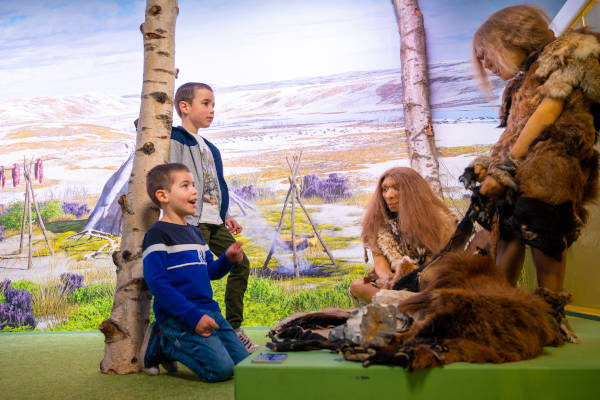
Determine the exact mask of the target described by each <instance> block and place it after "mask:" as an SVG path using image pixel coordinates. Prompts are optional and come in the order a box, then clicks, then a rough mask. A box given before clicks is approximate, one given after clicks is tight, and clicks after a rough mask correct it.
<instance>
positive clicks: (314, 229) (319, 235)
mask: <svg viewBox="0 0 600 400" xmlns="http://www.w3.org/2000/svg"><path fill="white" fill-rule="evenodd" d="M288 179H289V178H288ZM290 184H291V185H292V186H293V187H294V188H295V186H296V184H295V182H292V180H291V179H290ZM292 190H293V191H294V193H297V192H298V191H297V190H294V189H292ZM296 200H297V201H298V205H299V206H300V207H301V208H302V211H304V214H306V218H307V219H308V222H309V223H310V225H311V226H312V228H313V231H315V235H317V239H319V242H321V246H323V250H325V253H327V255H328V256H329V259H330V260H331V262H332V263H333V265H334V266H337V264H336V263H335V259H334V258H333V255H332V254H331V253H330V252H329V249H328V248H327V245H326V244H325V242H324V241H323V238H321V234H320V233H319V230H318V229H317V226H316V225H315V223H314V222H313V220H312V218H311V217H310V214H309V213H308V211H307V210H306V208H305V207H304V204H302V201H301V200H300V196H297V197H296Z"/></svg>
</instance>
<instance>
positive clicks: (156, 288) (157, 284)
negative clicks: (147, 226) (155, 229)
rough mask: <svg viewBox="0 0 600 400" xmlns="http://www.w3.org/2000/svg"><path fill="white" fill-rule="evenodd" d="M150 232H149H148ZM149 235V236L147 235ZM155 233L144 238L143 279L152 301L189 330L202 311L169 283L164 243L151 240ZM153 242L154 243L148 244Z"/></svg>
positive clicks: (195, 323) (201, 314) (192, 327)
mask: <svg viewBox="0 0 600 400" xmlns="http://www.w3.org/2000/svg"><path fill="white" fill-rule="evenodd" d="M149 233H150V232H149ZM148 236H150V238H149V237H148ZM152 236H154V238H156V236H158V235H157V234H156V233H154V234H152V233H150V235H148V234H146V237H145V238H144V253H143V264H144V279H145V280H146V284H147V285H148V288H149V289H150V293H152V295H153V296H154V299H155V300H154V301H156V302H158V303H159V304H160V305H161V307H163V308H165V309H166V310H167V311H168V312H169V313H170V314H172V315H174V316H176V317H178V318H179V319H180V320H181V321H183V322H184V323H185V324H186V325H187V326H188V327H189V328H190V329H191V330H194V329H195V328H196V325H197V324H198V321H200V319H201V318H202V316H203V315H204V313H203V312H202V311H200V310H199V309H198V308H197V307H196V306H195V305H194V303H192V302H191V301H189V300H188V299H187V298H186V297H185V296H183V295H182V294H181V293H180V292H179V291H178V290H177V289H175V288H174V287H173V285H171V283H170V282H169V278H168V276H167V267H166V265H167V251H166V246H165V244H164V243H162V242H159V243H157V241H156V240H151V238H152ZM151 242H154V244H150V243H151Z"/></svg>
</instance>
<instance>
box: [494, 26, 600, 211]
mask: <svg viewBox="0 0 600 400" xmlns="http://www.w3.org/2000/svg"><path fill="white" fill-rule="evenodd" d="M599 53H600V43H599V42H598V40H597V39H596V37H595V36H594V35H591V34H584V33H581V32H570V33H567V34H565V35H563V36H561V37H560V38H558V39H556V40H555V41H554V42H552V43H550V44H549V45H547V46H546V48H545V49H544V50H543V51H542V52H541V54H540V56H539V58H538V59H537V60H536V61H535V62H534V63H533V64H531V66H529V68H528V69H527V71H525V72H524V73H523V74H521V75H518V76H517V77H515V78H514V79H513V80H512V81H510V82H509V83H508V84H507V86H506V89H505V93H504V96H503V105H502V107H501V120H502V121H506V130H505V131H504V132H503V134H502V135H501V136H500V138H499V140H498V142H497V143H496V144H495V145H494V147H493V148H492V152H491V155H492V157H493V158H494V159H495V160H496V161H500V160H502V159H503V158H504V157H506V156H507V155H508V154H509V152H510V149H511V148H512V146H513V145H514V144H515V142H516V140H517V138H518V137H519V134H520V133H521V131H522V129H523V128H524V127H525V124H526V123H527V121H528V120H529V117H531V115H532V114H533V112H534V111H535V110H536V109H537V107H538V105H539V104H540V102H541V101H542V99H543V98H544V97H545V96H549V97H553V98H557V99H564V100H565V104H564V109H563V111H562V113H561V115H560V116H559V118H558V119H557V120H556V122H555V123H554V124H553V125H552V126H550V127H549V128H547V129H546V130H545V131H544V132H542V133H541V135H540V136H539V137H538V138H537V139H536V141H534V143H533V144H532V145H531V147H530V149H529V152H528V154H527V156H526V158H525V159H524V160H523V162H522V163H521V165H520V167H519V168H518V171H517V174H516V181H517V183H518V185H519V190H520V193H521V196H523V197H527V198H533V199H538V200H541V201H543V202H545V203H548V204H552V205H558V204H561V203H565V202H567V201H571V202H572V204H573V211H574V212H575V215H576V217H577V218H578V219H579V220H580V221H582V222H583V223H585V222H586V220H587V215H588V214H587V211H586V210H585V208H584V205H585V204H586V203H587V202H589V201H591V200H593V199H595V198H596V197H597V191H598V152H597V151H595V150H594V141H595V129H594V120H593V117H592V113H591V105H592V104H593V103H597V102H600V64H599V63H598V55H599Z"/></svg>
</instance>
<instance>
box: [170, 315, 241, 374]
mask: <svg viewBox="0 0 600 400" xmlns="http://www.w3.org/2000/svg"><path fill="white" fill-rule="evenodd" d="M202 311H203V312H204V313H206V314H207V315H208V316H210V317H211V318H213V319H214V320H215V322H216V323H217V324H218V325H219V329H213V331H212V335H210V336H209V337H206V338H205V337H202V336H200V335H198V334H197V333H196V332H194V331H192V330H190V329H189V328H188V327H187V326H185V325H184V324H182V323H181V322H180V321H179V320H178V319H177V318H174V317H171V318H169V319H167V320H166V321H164V322H162V323H161V324H160V330H161V331H162V335H161V336H160V347H161V350H162V353H163V354H164V355H165V356H166V357H167V358H169V359H171V360H175V361H179V362H181V363H182V364H184V365H185V366H186V367H188V368H189V369H191V370H192V371H194V372H195V373H196V374H197V375H198V376H200V377H201V378H202V379H204V380H205V381H207V382H217V381H223V380H226V379H228V378H230V377H231V376H233V367H234V366H235V365H236V364H237V363H239V362H240V361H242V360H243V359H244V358H246V357H248V352H247V351H246V348H245V347H244V345H243V344H242V342H241V341H240V338H239V337H238V335H237V334H236V333H235V331H234V330H233V328H232V327H231V325H230V324H229V322H227V320H225V318H223V315H222V314H221V313H220V312H219V311H209V310H202Z"/></svg>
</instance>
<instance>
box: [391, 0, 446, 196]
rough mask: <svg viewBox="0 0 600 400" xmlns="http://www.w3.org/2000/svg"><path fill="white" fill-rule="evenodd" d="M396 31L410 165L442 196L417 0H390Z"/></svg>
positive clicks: (422, 29)
mask: <svg viewBox="0 0 600 400" xmlns="http://www.w3.org/2000/svg"><path fill="white" fill-rule="evenodd" d="M392 2H393V4H394V10H395V12H396V19H397V21H398V27H399V32H400V62H401V66H402V105H403V107H404V123H405V127H406V138H407V141H408V157H409V160H410V166H411V168H413V169H414V170H415V171H417V172H418V173H419V174H421V176H422V177H423V178H425V180H426V181H427V182H428V183H429V185H430V186H431V188H432V189H433V191H434V192H435V193H437V194H438V195H439V196H440V197H442V190H441V185H440V176H439V164H438V160H437V151H436V148H435V141H434V134H433V125H432V123H431V105H430V100H429V99H430V96H429V76H428V69H427V47H426V43H425V26H424V25H423V15H422V14H421V11H420V10H419V3H418V1H417V0H392Z"/></svg>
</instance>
